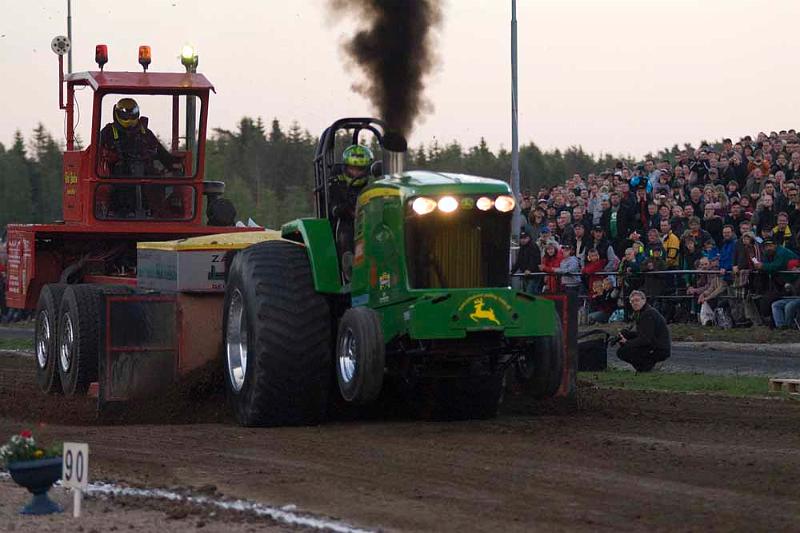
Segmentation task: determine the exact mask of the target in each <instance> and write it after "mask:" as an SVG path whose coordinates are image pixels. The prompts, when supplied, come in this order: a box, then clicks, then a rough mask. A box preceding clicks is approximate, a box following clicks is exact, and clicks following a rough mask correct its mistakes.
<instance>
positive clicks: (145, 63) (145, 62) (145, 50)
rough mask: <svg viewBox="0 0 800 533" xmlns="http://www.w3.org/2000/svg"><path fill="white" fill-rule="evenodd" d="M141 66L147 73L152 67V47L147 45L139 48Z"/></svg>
mask: <svg viewBox="0 0 800 533" xmlns="http://www.w3.org/2000/svg"><path fill="white" fill-rule="evenodd" d="M139 64H140V65H141V66H142V68H143V69H144V71H145V72H147V67H149V66H150V47H149V46H147V45H144V44H143V45H142V46H140V47H139Z"/></svg>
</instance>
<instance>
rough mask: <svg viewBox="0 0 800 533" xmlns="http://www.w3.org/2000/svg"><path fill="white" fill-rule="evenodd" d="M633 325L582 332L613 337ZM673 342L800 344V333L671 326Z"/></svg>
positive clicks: (605, 326)
mask: <svg viewBox="0 0 800 533" xmlns="http://www.w3.org/2000/svg"><path fill="white" fill-rule="evenodd" d="M632 326H633V324H624V323H619V322H617V323H614V324H599V325H593V326H582V327H581V330H589V329H602V330H604V331H607V332H609V333H611V334H612V335H613V334H615V333H617V332H618V331H619V330H621V329H623V328H625V327H628V328H630V327H632ZM669 331H670V334H671V335H672V341H673V342H710V341H728V342H738V343H756V344H786V343H800V331H798V330H797V329H782V330H773V329H769V328H768V327H766V326H753V327H751V328H735V329H721V328H712V327H703V326H701V325H700V324H669Z"/></svg>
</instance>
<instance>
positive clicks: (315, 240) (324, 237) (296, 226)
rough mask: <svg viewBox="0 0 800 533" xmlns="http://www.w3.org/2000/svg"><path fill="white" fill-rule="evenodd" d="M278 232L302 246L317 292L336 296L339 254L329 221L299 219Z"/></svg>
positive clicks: (338, 279) (337, 291) (339, 288)
mask: <svg viewBox="0 0 800 533" xmlns="http://www.w3.org/2000/svg"><path fill="white" fill-rule="evenodd" d="M281 233H282V235H283V238H285V239H288V240H293V241H296V242H302V243H303V244H305V246H306V251H307V252H308V260H309V262H310V263H311V271H312V273H313V276H314V288H315V289H316V290H317V292H321V293H328V294H339V293H340V292H341V291H342V283H341V275H340V273H339V255H338V254H337V253H336V244H335V243H334V240H333V229H332V228H331V223H330V221H329V220H327V219H324V218H323V219H320V218H301V219H298V220H293V221H292V222H288V223H286V224H284V225H283V227H282V228H281Z"/></svg>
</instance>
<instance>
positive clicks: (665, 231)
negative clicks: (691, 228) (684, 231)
mask: <svg viewBox="0 0 800 533" xmlns="http://www.w3.org/2000/svg"><path fill="white" fill-rule="evenodd" d="M659 225H660V233H661V242H662V243H663V244H664V254H665V255H666V263H667V268H668V269H677V268H678V267H679V266H680V255H679V254H680V251H681V240H680V239H679V238H678V236H677V235H675V234H674V233H673V232H672V226H671V225H670V223H669V220H661V222H660V223H659Z"/></svg>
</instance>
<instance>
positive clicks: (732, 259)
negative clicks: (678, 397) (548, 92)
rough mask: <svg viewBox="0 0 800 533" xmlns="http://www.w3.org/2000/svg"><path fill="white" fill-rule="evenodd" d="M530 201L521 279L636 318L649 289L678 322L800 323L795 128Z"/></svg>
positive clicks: (574, 182)
mask: <svg viewBox="0 0 800 533" xmlns="http://www.w3.org/2000/svg"><path fill="white" fill-rule="evenodd" d="M520 206H521V209H522V213H523V216H524V218H525V223H524V225H523V227H522V228H521V231H520V250H519V254H518V256H517V260H516V262H515V264H514V265H513V267H512V273H516V274H523V275H522V276H519V277H516V278H515V279H517V280H519V281H520V283H521V284H522V285H521V287H522V288H523V289H524V290H527V291H530V292H556V291H563V290H568V291H580V293H581V294H583V295H585V296H586V301H587V305H586V307H585V309H586V315H587V316H588V319H589V320H590V321H595V322H605V321H608V320H609V319H612V320H616V319H619V318H621V317H624V316H625V315H626V314H627V313H629V311H630V309H628V310H627V313H626V310H625V302H626V298H625V294H627V293H630V292H631V291H632V290H635V289H640V290H642V291H644V292H645V293H646V294H647V296H648V300H649V301H652V302H653V303H654V305H655V306H656V307H659V308H660V309H659V310H660V311H661V312H662V314H664V316H665V317H667V319H668V320H670V321H691V320H697V321H699V322H701V323H702V324H705V325H713V324H716V325H720V326H723V327H731V326H739V327H745V326H749V325H752V324H753V323H754V322H756V323H761V321H764V323H767V324H769V325H771V326H773V327H779V328H780V327H800V298H798V297H800V285H799V283H800V282H799V281H798V280H800V239H798V234H800V137H799V136H798V134H797V132H796V131H795V130H788V131H781V132H771V133H770V134H769V135H767V134H765V133H759V134H758V135H757V136H756V137H755V138H752V137H750V136H746V137H744V138H742V139H741V140H739V141H738V142H735V143H734V142H732V140H731V139H724V140H723V141H722V143H721V144H718V145H709V144H703V145H702V146H700V147H699V148H697V149H692V148H687V149H685V150H682V151H680V152H679V153H678V154H677V155H675V156H673V157H671V158H662V159H647V160H646V161H644V162H643V163H641V164H637V165H628V164H626V163H625V162H618V163H617V164H616V168H613V169H606V170H605V171H603V172H600V173H592V174H588V175H586V176H583V175H581V174H574V175H573V176H572V177H570V178H569V179H567V180H566V183H564V184H563V185H558V186H555V187H550V188H546V189H542V190H539V191H538V193H536V194H533V193H531V192H524V193H523V194H522V197H521V198H520ZM686 271H693V272H686ZM698 271H699V272H698ZM792 271H798V274H793V273H792ZM648 272H651V273H652V272H660V273H662V274H647V273H648ZM526 273H527V274H533V275H524V274H526ZM664 273H666V274H664Z"/></svg>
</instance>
